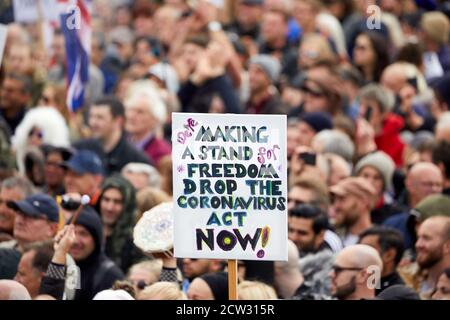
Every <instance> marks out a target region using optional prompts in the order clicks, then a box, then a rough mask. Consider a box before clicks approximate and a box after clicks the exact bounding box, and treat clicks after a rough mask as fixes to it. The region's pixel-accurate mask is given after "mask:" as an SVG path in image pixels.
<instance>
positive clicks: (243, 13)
mask: <svg viewBox="0 0 450 320" xmlns="http://www.w3.org/2000/svg"><path fill="white" fill-rule="evenodd" d="M235 8H236V9H235V12H234V14H235V17H236V20H237V21H238V23H239V24H240V25H242V26H244V27H252V26H255V25H256V24H258V23H259V21H260V18H261V16H262V10H263V7H262V6H259V5H249V4H245V3H243V2H242V1H239V2H238V4H237V6H236V7H235Z"/></svg>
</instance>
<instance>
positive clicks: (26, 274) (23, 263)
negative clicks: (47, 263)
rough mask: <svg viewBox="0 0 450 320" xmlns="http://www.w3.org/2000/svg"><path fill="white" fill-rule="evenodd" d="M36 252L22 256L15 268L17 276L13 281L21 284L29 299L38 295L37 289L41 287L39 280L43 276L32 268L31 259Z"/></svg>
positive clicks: (29, 252)
mask: <svg viewBox="0 0 450 320" xmlns="http://www.w3.org/2000/svg"><path fill="white" fill-rule="evenodd" d="M35 254H36V252H35V251H34V250H31V251H28V252H26V253H25V254H23V255H22V258H21V259H20V262H19V266H18V268H17V274H16V276H15V277H14V280H15V281H17V282H19V283H21V284H23V285H24V286H25V288H27V290H28V293H29V294H30V296H31V297H35V296H37V295H38V294H39V287H40V286H41V280H42V277H43V276H44V272H40V271H39V270H37V269H35V268H33V259H34V256H35Z"/></svg>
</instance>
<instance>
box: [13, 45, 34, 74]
mask: <svg viewBox="0 0 450 320" xmlns="http://www.w3.org/2000/svg"><path fill="white" fill-rule="evenodd" d="M8 67H9V68H10V70H14V71H15V72H19V73H22V74H26V73H28V72H29V71H30V70H31V67H32V59H31V51H30V47H29V46H27V45H21V44H16V45H13V46H12V47H11V49H10V50H9V55H8Z"/></svg>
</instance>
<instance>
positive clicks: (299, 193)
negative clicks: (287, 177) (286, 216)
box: [288, 186, 315, 210]
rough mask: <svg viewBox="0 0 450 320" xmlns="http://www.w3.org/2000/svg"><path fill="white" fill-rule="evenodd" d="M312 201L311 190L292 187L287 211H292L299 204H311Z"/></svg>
mask: <svg viewBox="0 0 450 320" xmlns="http://www.w3.org/2000/svg"><path fill="white" fill-rule="evenodd" d="M314 199H315V197H314V192H313V191H312V190H310V189H306V188H302V187H299V186H294V187H292V188H291V190H290V191H289V195H288V210H292V209H294V207H295V206H297V205H299V204H305V203H311V202H313V201H314Z"/></svg>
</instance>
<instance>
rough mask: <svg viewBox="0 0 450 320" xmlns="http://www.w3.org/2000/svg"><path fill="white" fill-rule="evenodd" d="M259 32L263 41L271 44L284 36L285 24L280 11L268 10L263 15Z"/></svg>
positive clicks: (285, 31)
mask: <svg viewBox="0 0 450 320" xmlns="http://www.w3.org/2000/svg"><path fill="white" fill-rule="evenodd" d="M261 33H262V37H263V38H264V41H266V42H267V43H269V44H271V43H274V42H276V41H279V40H280V39H283V38H285V37H286V33H287V24H286V21H285V20H284V17H283V16H282V15H281V14H280V13H276V12H268V13H266V14H264V15H263V21H262V24H261Z"/></svg>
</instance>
